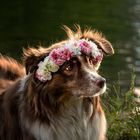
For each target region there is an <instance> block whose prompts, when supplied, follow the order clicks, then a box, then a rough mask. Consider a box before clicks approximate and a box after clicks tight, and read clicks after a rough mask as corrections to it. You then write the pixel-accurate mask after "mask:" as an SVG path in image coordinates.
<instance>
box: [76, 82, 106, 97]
mask: <svg viewBox="0 0 140 140" xmlns="http://www.w3.org/2000/svg"><path fill="white" fill-rule="evenodd" d="M105 91H106V85H104V87H103V88H101V89H99V90H97V91H95V90H91V89H90V91H88V90H87V92H86V93H83V92H80V91H78V92H76V93H75V94H74V95H76V96H78V97H85V98H86V97H96V96H99V95H101V94H103V93H104V92H105Z"/></svg>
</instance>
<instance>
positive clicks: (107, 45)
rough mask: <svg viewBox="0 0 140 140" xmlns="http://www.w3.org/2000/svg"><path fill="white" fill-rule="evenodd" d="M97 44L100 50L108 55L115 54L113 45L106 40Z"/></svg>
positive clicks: (101, 39) (97, 41)
mask: <svg viewBox="0 0 140 140" xmlns="http://www.w3.org/2000/svg"><path fill="white" fill-rule="evenodd" d="M95 42H96V43H97V45H98V46H99V48H101V49H102V50H103V52H104V53H105V54H106V55H113V54H114V49H113V47H112V45H111V43H110V42H109V41H108V40H106V39H105V38H100V39H99V40H96V41H95Z"/></svg>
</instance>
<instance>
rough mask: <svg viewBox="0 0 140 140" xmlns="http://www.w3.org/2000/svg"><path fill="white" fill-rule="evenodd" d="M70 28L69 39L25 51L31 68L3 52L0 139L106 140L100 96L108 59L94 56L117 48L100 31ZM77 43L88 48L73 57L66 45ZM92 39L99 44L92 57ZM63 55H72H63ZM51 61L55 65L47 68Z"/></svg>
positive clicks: (1, 58)
mask: <svg viewBox="0 0 140 140" xmlns="http://www.w3.org/2000/svg"><path fill="white" fill-rule="evenodd" d="M65 31H66V33H67V35H68V38H67V39H66V40H63V41H61V42H58V43H55V44H52V45H50V46H49V47H47V48H43V47H39V48H37V49H36V48H28V49H25V50H24V53H23V56H24V57H23V58H24V59H23V60H24V64H25V66H22V65H21V64H19V63H18V62H16V60H14V59H12V58H9V57H5V56H2V55H1V56H0V140H105V139H106V136H105V135H106V118H105V115H104V111H103V109H102V107H101V100H100V97H99V96H100V95H101V94H103V93H104V92H105V90H106V80H105V78H103V77H102V76H100V75H99V74H98V69H99V66H100V63H101V61H102V59H99V61H98V59H97V58H94V57H93V56H94V53H95V52H94V51H97V53H98V54H103V55H102V56H105V55H112V54H113V53H114V50H113V48H112V45H111V43H110V42H109V41H108V40H106V39H105V37H104V36H103V35H102V34H101V33H99V32H97V31H94V30H91V29H89V30H85V31H81V29H80V27H79V26H77V28H76V31H72V30H71V29H70V28H68V27H65ZM75 41H77V42H78V43H79V42H82V43H83V44H80V45H79V46H81V48H82V47H85V48H84V49H83V53H81V52H82V50H81V51H80V50H77V52H78V53H79V55H75V56H74V57H70V56H71V55H72V53H73V54H74V51H71V53H70V54H69V55H68V52H66V51H65V50H63V51H62V49H63V47H66V46H70V47H69V48H70V49H71V50H72V49H75V48H73V45H75V46H76V44H74V42H75ZM69 42H72V43H73V45H72V43H69ZM88 43H89V44H91V46H95V50H92V54H93V56H91V55H87V54H90V52H88V49H89V48H88V47H89V44H88ZM86 47H87V50H86ZM59 49H60V50H61V52H60V50H59ZM65 49H67V48H65ZM77 49H79V48H78V47H77ZM90 49H91V48H90ZM58 50H59V51H58ZM67 51H69V50H68V49H67ZM90 51H91V50H90ZM84 52H85V53H84ZM99 52H100V53H99ZM54 53H55V55H54ZM62 53H63V56H64V55H65V54H67V55H65V56H67V59H65V58H66V57H62V55H61V58H59V57H58V56H59V55H60V54H62ZM78 53H77V54H78ZM56 54H57V55H56ZM51 55H52V56H51ZM95 55H96V53H95ZM51 57H53V58H54V59H51ZM58 59H59V61H58ZM95 59H96V60H95ZM50 60H51V61H50ZM64 60H65V61H64ZM48 64H50V65H49V66H50V67H51V68H50V67H48V68H46V67H47V65H48ZM52 67H53V68H52ZM49 70H50V71H49ZM47 72H48V73H47Z"/></svg>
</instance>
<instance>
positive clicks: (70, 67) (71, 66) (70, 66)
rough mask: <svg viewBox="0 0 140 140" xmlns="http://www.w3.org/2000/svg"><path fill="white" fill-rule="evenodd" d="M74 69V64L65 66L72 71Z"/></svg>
mask: <svg viewBox="0 0 140 140" xmlns="http://www.w3.org/2000/svg"><path fill="white" fill-rule="evenodd" d="M72 69H73V64H70V63H69V64H68V65H67V66H66V67H65V70H66V71H71V70H72Z"/></svg>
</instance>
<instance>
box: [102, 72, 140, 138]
mask: <svg viewBox="0 0 140 140" xmlns="http://www.w3.org/2000/svg"><path fill="white" fill-rule="evenodd" d="M134 81H135V75H134V74H132V81H131V86H130V89H129V91H128V92H126V93H122V92H121V88H120V83H119V80H118V83H117V84H116V85H114V86H113V91H111V92H108V93H107V94H106V95H105V96H104V97H103V105H104V108H105V112H106V118H107V122H108V132H107V138H108V140H140V104H138V103H136V102H135V101H134Z"/></svg>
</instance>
